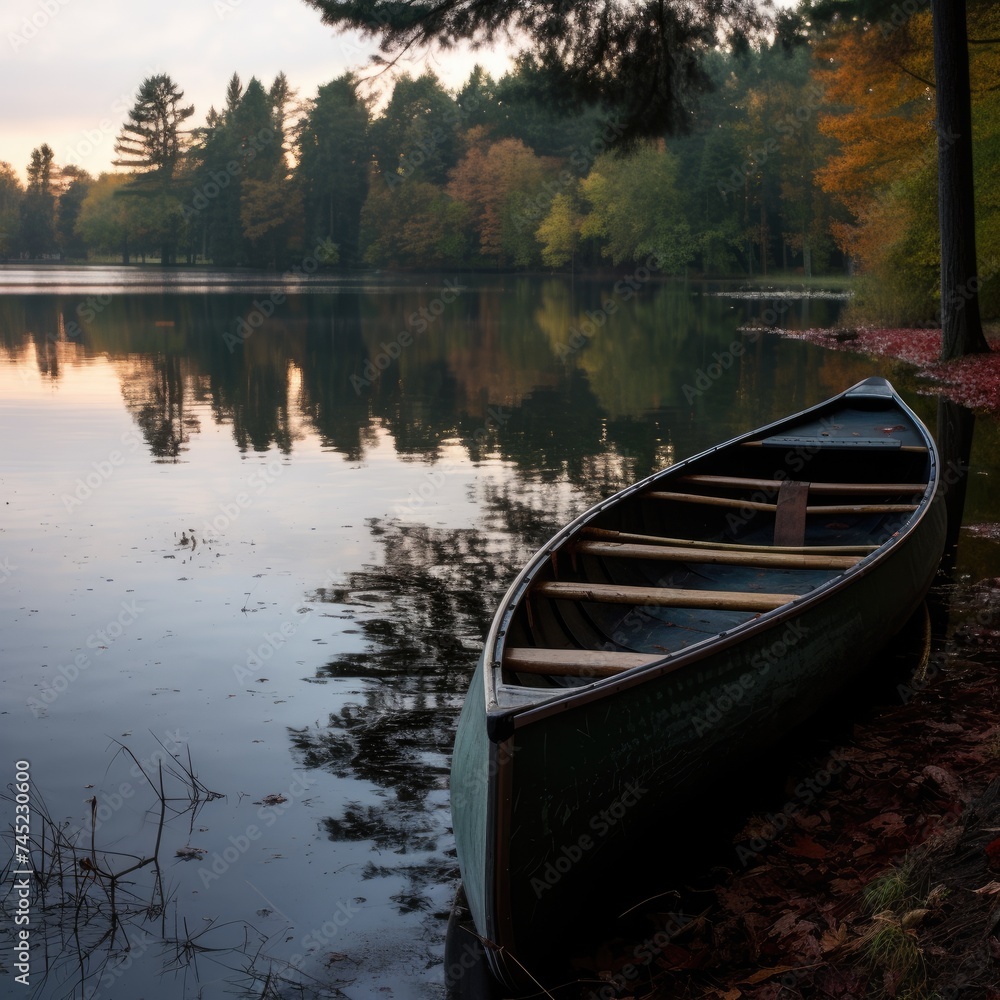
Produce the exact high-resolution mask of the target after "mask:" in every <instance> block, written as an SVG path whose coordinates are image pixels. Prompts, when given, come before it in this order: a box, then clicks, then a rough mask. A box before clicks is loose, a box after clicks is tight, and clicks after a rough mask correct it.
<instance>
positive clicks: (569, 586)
mask: <svg viewBox="0 0 1000 1000" xmlns="http://www.w3.org/2000/svg"><path fill="white" fill-rule="evenodd" d="M531 593H532V594H537V595H540V596H542V597H549V598H552V599H553V600H558V601H591V602H594V603H597V604H631V605H634V606H642V605H644V604H645V605H649V606H651V607H661V608H704V609H706V610H710V611H761V612H763V611H773V610H774V609H775V608H780V607H781V606H782V605H783V604H788V603H789V602H790V601H794V600H796V598H798V597H801V596H802V595H801V594H764V593H753V592H746V593H735V592H733V591H728V590H696V589H691V590H688V589H678V588H674V587H626V586H618V585H616V584H609V583H586V582H582V583H578V582H566V583H563V582H558V583H554V582H550V581H549V582H545V583H539V584H537V585H536V586H535V587H533V588H532V590H531Z"/></svg>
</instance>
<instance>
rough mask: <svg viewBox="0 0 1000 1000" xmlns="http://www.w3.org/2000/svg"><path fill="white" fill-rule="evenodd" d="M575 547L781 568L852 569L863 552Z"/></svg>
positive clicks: (609, 554) (584, 551)
mask: <svg viewBox="0 0 1000 1000" xmlns="http://www.w3.org/2000/svg"><path fill="white" fill-rule="evenodd" d="M573 551H575V552H579V553H580V554H581V555H589V556H603V557H605V558H614V559H664V560H670V561H673V562H679V561H684V562H699V563H710V564H715V565H720V566H760V567H765V568H777V569H850V567H851V566H854V565H855V564H856V563H859V562H861V560H862V558H863V556H860V555H853V556H839V555H834V556H828V555H801V554H797V553H793V552H735V551H733V550H732V549H710V548H705V549H701V548H694V547H690V546H682V545H678V546H673V545H641V544H634V543H631V542H579V543H577V544H576V545H574V546H573Z"/></svg>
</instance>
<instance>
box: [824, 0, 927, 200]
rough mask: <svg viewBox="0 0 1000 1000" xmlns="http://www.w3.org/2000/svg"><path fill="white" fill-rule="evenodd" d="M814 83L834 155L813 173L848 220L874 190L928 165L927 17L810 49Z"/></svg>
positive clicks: (848, 32) (851, 32)
mask: <svg viewBox="0 0 1000 1000" xmlns="http://www.w3.org/2000/svg"><path fill="white" fill-rule="evenodd" d="M816 58H817V62H818V63H819V64H820V66H821V68H819V69H817V70H815V73H814V75H815V77H816V79H817V80H818V81H819V82H820V83H821V84H822V85H823V86H824V87H825V89H826V98H827V101H828V103H829V104H831V105H840V106H841V109H842V110H840V111H839V112H836V113H829V114H824V115H821V117H820V120H819V127H820V130H821V131H823V132H824V133H826V134H827V135H830V136H833V137H834V138H836V139H838V140H839V142H840V152H839V154H836V155H834V156H832V157H831V158H830V159H829V161H828V162H827V163H826V165H825V166H824V167H823V168H822V169H820V170H819V171H817V174H816V177H817V180H818V181H819V183H820V186H821V187H822V188H823V190H824V191H827V192H828V193H830V194H833V195H834V196H836V197H837V198H839V199H840V200H841V201H842V202H843V203H844V204H845V205H846V206H847V207H848V208H849V209H850V210H851V212H853V213H854V214H855V215H860V214H863V213H864V212H865V210H866V209H867V208H868V207H869V205H870V202H871V200H872V198H873V196H874V195H875V193H876V192H877V190H878V189H880V188H884V187H886V186H888V185H890V184H891V183H892V182H893V181H895V180H897V179H898V178H900V177H901V176H905V175H908V174H911V173H913V172H915V171H917V170H920V169H921V168H922V167H923V166H924V165H925V164H927V163H928V162H931V161H933V160H934V158H935V156H936V151H935V134H934V91H933V87H932V81H933V72H934V70H933V61H934V60H933V36H932V33H931V17H930V13H929V12H925V13H921V14H915V15H913V16H912V17H910V18H909V19H908V21H907V23H906V25H905V26H904V27H900V28H898V29H897V30H895V31H893V32H890V33H888V34H886V33H884V32H883V31H882V30H880V29H879V28H878V27H873V28H869V29H868V30H866V31H862V30H858V29H856V28H853V27H851V28H847V29H844V30H842V31H841V32H839V33H838V34H836V35H835V36H833V37H832V38H830V39H829V40H828V41H826V42H824V43H822V44H821V45H820V46H818V48H817V52H816Z"/></svg>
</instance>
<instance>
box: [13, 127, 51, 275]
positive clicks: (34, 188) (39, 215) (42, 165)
mask: <svg viewBox="0 0 1000 1000" xmlns="http://www.w3.org/2000/svg"><path fill="white" fill-rule="evenodd" d="M54 172H55V153H53V151H52V147H51V146H50V145H49V144H48V143H47V142H43V143H42V145H41V146H38V147H37V148H35V149H33V150H32V151H31V162H30V163H29V164H28V189H27V191H26V192H25V195H24V199H23V201H22V202H21V246H22V248H23V250H24V252H25V253H26V254H27V255H28V256H29V257H41V256H43V255H44V254H50V253H54V252H55V250H56V236H55V221H56V195H55V189H54V182H53V177H54Z"/></svg>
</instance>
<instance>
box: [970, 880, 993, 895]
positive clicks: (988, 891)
mask: <svg viewBox="0 0 1000 1000" xmlns="http://www.w3.org/2000/svg"><path fill="white" fill-rule="evenodd" d="M972 891H973V892H978V893H979V894H980V895H981V896H995V895H996V894H997V893H1000V882H987V883H986V885H984V886H983V887H982V888H981V889H973V890H972Z"/></svg>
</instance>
